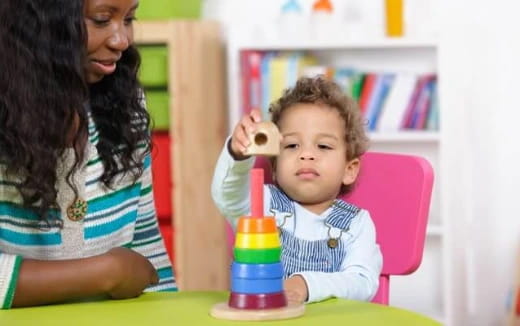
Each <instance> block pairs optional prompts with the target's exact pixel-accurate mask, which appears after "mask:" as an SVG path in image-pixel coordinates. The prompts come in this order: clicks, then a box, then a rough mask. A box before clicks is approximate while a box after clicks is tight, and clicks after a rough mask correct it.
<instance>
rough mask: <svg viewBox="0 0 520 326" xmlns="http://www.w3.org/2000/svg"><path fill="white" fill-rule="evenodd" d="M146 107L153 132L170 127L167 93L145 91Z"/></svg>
mask: <svg viewBox="0 0 520 326" xmlns="http://www.w3.org/2000/svg"><path fill="white" fill-rule="evenodd" d="M144 92H145V95H146V107H147V109H148V113H150V118H151V119H152V129H153V130H168V128H169V127H170V97H169V95H168V92H167V91H156V90H145V91H144Z"/></svg>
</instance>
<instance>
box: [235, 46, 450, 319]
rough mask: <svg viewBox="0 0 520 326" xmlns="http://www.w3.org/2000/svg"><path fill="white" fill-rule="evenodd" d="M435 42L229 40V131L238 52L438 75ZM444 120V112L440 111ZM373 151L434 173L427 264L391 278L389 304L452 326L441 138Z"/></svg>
mask: <svg viewBox="0 0 520 326" xmlns="http://www.w3.org/2000/svg"><path fill="white" fill-rule="evenodd" d="M437 49H438V46H437V41H436V40H417V39H415V40H412V39H405V38H403V39H374V40H363V41H362V42H360V41H352V42H349V41H348V40H342V39H337V40H330V39H327V40H326V41H321V42H320V41H311V40H303V41H298V42H295V41H290V40H289V41H287V42H284V41H282V40H273V41H272V42H269V41H266V40H258V41H257V42H255V41H254V40H252V39H251V38H233V36H230V37H229V38H228V47H227V66H228V86H229V88H228V92H229V93H228V95H229V96H228V100H229V105H230V114H229V126H230V128H232V127H233V126H234V125H235V124H236V122H237V121H238V120H239V118H240V114H241V113H240V112H241V110H240V103H241V99H240V94H241V91H240V70H239V69H240V52H241V51H244V50H259V51H271V50H274V51H284V50H305V51H306V52H309V53H312V55H314V56H315V57H317V58H318V61H319V63H320V64H324V65H329V66H338V67H345V66H351V67H356V68H359V69H362V70H366V71H388V72H414V73H431V72H437V73H438V69H437V67H438V64H437V61H438V55H437ZM440 114H442V108H440ZM370 138H371V150H373V151H384V152H396V153H408V154H415V155H420V156H423V157H425V158H427V159H428V160H429V161H430V162H431V164H432V165H433V167H434V171H435V181H436V183H435V184H434V190H433V195H432V205H431V209H430V218H429V225H428V229H427V237H426V244H425V250H424V255H423V261H422V264H421V266H420V267H419V269H418V270H417V271H416V272H415V273H414V274H412V275H408V276H403V277H393V278H392V282H391V290H390V304H391V305H393V306H397V307H402V308H405V309H408V310H412V311H416V312H418V313H422V314H425V315H427V316H430V317H432V318H434V319H436V320H438V321H439V322H441V323H443V324H446V325H449V321H448V320H449V316H448V315H447V311H446V307H445V305H446V304H445V303H446V302H447V301H449V300H447V295H448V294H447V290H446V289H447V286H446V279H447V275H446V272H445V271H446V268H445V264H446V263H447V262H448V261H449V260H448V258H447V257H446V255H447V252H448V251H447V250H446V249H445V230H446V227H445V226H444V224H443V218H442V216H441V209H440V206H441V202H440V198H441V196H440V187H439V185H438V180H440V177H439V176H440V174H441V171H440V164H439V152H440V146H441V145H442V143H441V138H442V137H441V132H431V131H406V132H405V131H402V132H401V131H398V132H394V133H378V132H374V133H371V134H370Z"/></svg>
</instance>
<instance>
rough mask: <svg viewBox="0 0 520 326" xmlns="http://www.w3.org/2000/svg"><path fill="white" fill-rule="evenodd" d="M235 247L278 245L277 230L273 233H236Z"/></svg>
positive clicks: (270, 246)
mask: <svg viewBox="0 0 520 326" xmlns="http://www.w3.org/2000/svg"><path fill="white" fill-rule="evenodd" d="M235 247H236V248H243V249H263V248H276V247H280V239H279V238H278V232H274V233H240V232H239V233H237V235H236V238H235Z"/></svg>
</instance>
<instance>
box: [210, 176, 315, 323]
mask: <svg viewBox="0 0 520 326" xmlns="http://www.w3.org/2000/svg"><path fill="white" fill-rule="evenodd" d="M250 177H251V179H250V180H251V192H250V193H251V195H250V196H251V197H250V202H251V216H243V217H241V218H240V219H239V220H238V226H237V233H236V238H235V248H234V250H233V252H234V256H235V257H234V261H233V264H232V265H231V291H230V292H231V293H230V295H229V300H228V302H227V303H226V302H222V303H218V304H216V305H215V306H213V308H212V309H211V312H210V314H211V316H213V317H215V318H220V319H229V320H277V319H287V318H295V317H299V316H301V315H303V313H304V311H305V307H304V305H303V304H301V303H297V304H296V303H294V304H292V303H288V302H287V298H286V296H285V292H284V289H283V276H284V271H283V265H282V263H281V261H280V256H281V244H280V237H279V234H278V228H277V226H276V220H275V218H274V217H273V216H267V217H266V216H264V204H263V199H264V197H263V195H264V194H263V189H264V188H263V187H264V171H263V170H262V169H253V170H252V171H251V175H250Z"/></svg>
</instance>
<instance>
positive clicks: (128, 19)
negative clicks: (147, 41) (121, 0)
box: [125, 16, 137, 25]
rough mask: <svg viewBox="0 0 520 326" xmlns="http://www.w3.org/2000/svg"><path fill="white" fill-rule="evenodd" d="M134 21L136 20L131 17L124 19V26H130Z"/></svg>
mask: <svg viewBox="0 0 520 326" xmlns="http://www.w3.org/2000/svg"><path fill="white" fill-rule="evenodd" d="M136 20H137V17H133V16H132V17H128V18H125V24H127V25H130V24H132V23H133V22H134V21H136Z"/></svg>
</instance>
